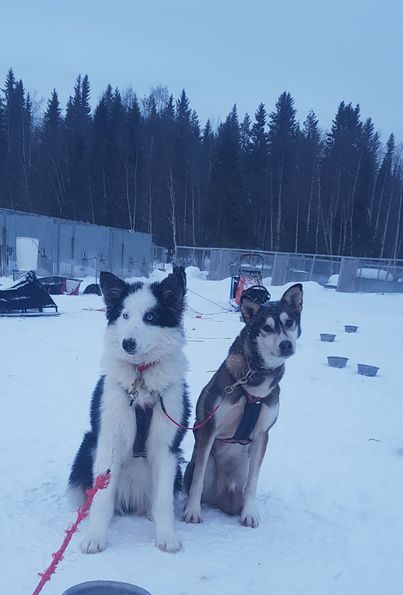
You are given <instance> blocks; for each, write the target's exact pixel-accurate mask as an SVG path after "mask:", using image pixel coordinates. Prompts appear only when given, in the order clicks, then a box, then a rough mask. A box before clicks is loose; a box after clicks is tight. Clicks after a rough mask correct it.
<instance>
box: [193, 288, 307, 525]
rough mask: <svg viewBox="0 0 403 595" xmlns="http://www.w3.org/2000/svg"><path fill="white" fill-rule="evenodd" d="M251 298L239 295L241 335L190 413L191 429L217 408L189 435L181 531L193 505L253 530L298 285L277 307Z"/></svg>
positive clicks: (292, 339)
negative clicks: (189, 456)
mask: <svg viewBox="0 0 403 595" xmlns="http://www.w3.org/2000/svg"><path fill="white" fill-rule="evenodd" d="M248 292H249V296H250V297H248ZM253 295H254V294H253V290H252V292H250V291H249V290H248V291H247V292H245V294H244V297H243V299H242V302H241V313H242V316H243V320H244V322H245V323H246V324H245V327H244V328H243V329H242V331H241V333H240V334H239V336H238V337H237V338H236V340H235V341H234V343H233V344H232V346H231V347H230V350H229V353H228V357H227V359H226V360H225V361H224V362H223V364H222V365H221V366H220V368H219V369H218V370H217V372H216V373H215V374H214V376H213V378H212V379H211V380H210V382H209V383H208V384H207V386H205V388H204V389H203V390H202V392H201V394H200V397H199V399H198V402H197V405H196V425H200V424H202V423H203V420H205V419H206V418H207V417H208V416H209V413H210V412H211V411H213V410H214V408H215V407H217V405H219V407H218V408H217V411H216V413H215V415H214V416H212V417H211V418H210V419H209V420H208V421H207V423H205V424H204V425H202V427H200V429H198V430H195V432H194V434H195V445H194V449H193V454H192V459H191V461H190V463H189V464H188V466H187V468H186V472H185V478H184V482H185V488H186V490H187V492H188V501H187V504H186V507H185V512H184V520H185V521H186V522H187V523H200V522H201V520H202V518H201V502H206V503H208V504H210V505H212V506H217V507H218V508H220V509H221V510H223V511H224V512H226V513H228V514H232V515H235V514H240V515H241V516H240V522H241V524H243V525H245V526H247V527H257V526H258V524H259V515H258V512H257V509H256V502H255V501H256V488H257V482H258V477H259V471H260V467H261V464H262V461H263V457H264V455H265V452H266V447H267V443H268V432H269V429H270V428H271V427H272V426H273V424H274V423H275V422H276V419H277V415H278V410H279V394H280V386H279V382H280V380H281V378H282V376H283V374H284V368H285V366H284V362H285V360H286V359H287V358H289V357H290V356H291V355H293V354H294V353H295V346H296V341H297V338H298V337H299V336H300V334H301V311H302V285H301V284H300V283H297V284H296V285H293V286H292V287H290V288H289V289H288V290H287V291H286V292H285V293H284V295H283V297H282V298H281V300H280V301H278V302H270V301H268V302H266V303H264V304H261V303H257V301H254V299H253ZM250 298H252V299H250Z"/></svg>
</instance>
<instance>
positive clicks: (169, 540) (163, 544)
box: [155, 533, 182, 554]
mask: <svg viewBox="0 0 403 595" xmlns="http://www.w3.org/2000/svg"><path fill="white" fill-rule="evenodd" d="M155 545H156V546H157V547H158V548H159V549H160V550H161V551H163V552H169V553H171V554H174V553H175V552H178V551H179V550H180V549H181V547H182V544H181V542H180V541H179V539H178V538H177V537H176V535H175V533H168V534H164V533H162V534H161V535H157V536H156V537H155Z"/></svg>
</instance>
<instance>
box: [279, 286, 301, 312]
mask: <svg viewBox="0 0 403 595" xmlns="http://www.w3.org/2000/svg"><path fill="white" fill-rule="evenodd" d="M302 294H303V292H302V285H301V283H296V284H295V285H291V287H290V288H289V289H287V291H286V292H285V293H284V295H283V297H282V298H281V301H282V302H284V303H285V304H286V305H287V306H288V308H291V310H293V311H294V312H297V313H298V314H299V313H300V312H301V311H302Z"/></svg>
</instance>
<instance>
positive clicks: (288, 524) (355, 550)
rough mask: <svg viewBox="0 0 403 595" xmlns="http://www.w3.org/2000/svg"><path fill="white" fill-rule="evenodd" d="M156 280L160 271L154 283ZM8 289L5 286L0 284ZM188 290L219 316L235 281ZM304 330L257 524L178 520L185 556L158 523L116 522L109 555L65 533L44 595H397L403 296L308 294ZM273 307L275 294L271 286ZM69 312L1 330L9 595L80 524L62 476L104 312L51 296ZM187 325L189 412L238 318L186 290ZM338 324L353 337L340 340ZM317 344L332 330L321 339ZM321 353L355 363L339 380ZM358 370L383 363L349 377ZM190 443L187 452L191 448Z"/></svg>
mask: <svg viewBox="0 0 403 595" xmlns="http://www.w3.org/2000/svg"><path fill="white" fill-rule="evenodd" d="M156 275H157V276H160V275H162V273H159V272H156ZM3 281H4V280H3ZM189 287H190V289H191V290H193V291H195V292H197V293H199V294H201V295H203V296H206V297H208V298H210V299H212V300H214V301H217V302H220V303H222V304H223V305H227V297H228V291H229V280H225V281H217V282H212V281H206V280H204V279H203V278H202V275H198V274H197V273H196V271H195V270H190V271H189ZM304 290H305V302H304V312H303V316H302V325H303V333H302V337H301V339H300V341H299V349H298V351H297V353H296V355H295V356H294V357H293V358H292V359H291V360H290V361H289V362H288V363H287V370H286V374H285V377H284V379H283V381H282V384H281V397H280V403H281V406H280V416H279V419H278V422H277V424H276V425H275V426H274V428H273V429H272V431H271V435H270V444H269V449H268V454H267V456H266V459H265V461H264V464H263V470H262V474H261V480H260V484H259V505H260V513H261V524H260V526H259V528H258V529H249V528H245V527H241V526H240V525H239V523H238V519H237V518H232V517H228V516H226V515H224V514H223V513H220V512H218V511H216V510H212V509H209V510H207V509H205V510H204V522H203V523H202V524H201V525H197V526H193V525H186V524H184V523H183V522H182V521H181V518H180V517H181V505H179V506H178V509H177V529H178V533H179V536H180V538H181V540H182V542H183V546H184V547H183V550H182V551H181V552H179V553H178V554H175V555H171V554H166V553H162V552H160V551H159V550H157V549H156V548H155V547H154V545H153V543H152V536H153V528H152V524H151V523H150V522H149V521H148V520H146V519H144V518H138V517H119V518H115V519H114V520H113V523H112V526H111V528H110V530H109V533H108V548H107V550H106V551H104V552H103V553H101V554H97V555H92V556H88V555H83V554H81V553H80V551H79V547H78V543H79V539H80V536H79V535H78V536H75V537H74V539H73V541H72V543H71V546H70V548H69V549H68V551H67V553H66V556H65V559H64V561H63V562H62V563H61V565H60V566H59V568H58V570H57V572H56V574H55V575H54V576H53V578H52V580H51V582H50V583H47V585H46V586H45V588H44V590H43V593H44V594H49V595H59V594H60V593H62V592H63V591H64V590H65V589H66V588H67V587H69V586H71V585H73V584H76V583H79V582H81V581H85V580H94V579H101V578H103V579H111V580H121V581H127V582H133V583H135V584H138V585H140V586H143V587H145V588H146V589H148V590H149V591H150V592H151V593H152V595H202V594H203V595H205V594H206V593H208V594H212V595H227V594H228V595H241V594H242V595H244V594H256V595H257V594H260V593H270V595H360V594H363V595H364V594H365V595H401V593H402V592H403V572H402V559H403V513H402V508H403V506H402V494H403V390H402V364H403V360H402V344H401V343H402V339H403V296H402V295H384V296H381V295H374V294H367V295H364V294H354V295H349V294H339V293H336V292H334V291H332V290H326V289H324V288H322V287H320V286H318V285H317V284H315V283H306V284H304ZM270 291H271V293H272V297H273V299H276V298H278V297H279V296H280V295H281V294H282V293H283V291H284V288H279V287H273V288H270ZM55 301H56V302H57V303H58V305H59V307H60V311H62V312H63V314H62V315H61V316H59V317H53V318H51V317H49V318H33V319H28V318H17V319H16V318H13V319H12V318H0V337H1V342H0V361H1V368H0V446H1V458H2V465H1V468H2V473H1V474H2V481H1V484H0V485H1V487H0V502H1V507H0V567H1V587H0V592H1V594H4V595H30V594H31V593H32V591H33V590H34V587H35V586H36V584H37V580H38V579H37V575H36V573H37V572H38V571H42V570H44V569H45V568H46V567H47V566H48V564H49V563H50V560H51V552H53V551H55V550H56V549H57V548H58V547H59V545H60V543H61V541H62V539H63V537H64V529H65V528H66V527H67V526H68V525H69V524H70V523H71V521H72V520H73V519H74V512H73V511H72V510H71V508H70V506H69V504H68V502H67V500H66V498H65V487H66V480H67V477H68V474H69V468H70V465H71V462H72V459H73V457H74V454H75V452H76V449H77V447H78V445H79V442H80V440H81V437H82V434H83V432H84V430H85V429H86V428H87V427H88V404H89V398H90V395H91V391H92V389H93V387H94V384H95V382H96V380H97V378H98V374H99V363H100V356H101V350H102V335H103V330H104V327H105V321H104V316H103V314H102V313H100V312H99V311H96V309H97V308H100V307H101V306H102V301H101V298H98V297H96V296H79V297H70V296H55ZM188 302H189V305H190V306H191V307H192V308H193V309H194V310H197V311H199V312H203V313H206V314H207V315H203V316H202V318H197V317H196V315H195V313H194V312H193V311H192V310H188V311H187V313H186V318H185V325H186V335H187V340H188V342H187V348H186V350H187V354H188V357H189V376H188V380H189V385H190V390H191V395H192V400H193V403H195V401H196V399H197V397H198V394H199V392H200V390H201V388H202V387H203V386H204V384H205V383H206V382H207V381H208V380H209V378H210V377H211V375H212V372H213V371H214V370H215V369H216V368H217V367H218V366H219V364H220V363H221V362H222V360H223V359H224V357H225V354H226V352H227V349H228V347H229V345H230V343H231V342H232V340H233V339H234V337H235V336H236V335H237V334H238V332H239V331H240V329H241V322H240V321H239V315H238V314H236V313H233V312H230V313H228V312H225V311H221V312H220V308H218V307H217V306H216V305H214V304H211V303H208V302H206V301H204V300H203V299H202V298H200V297H198V296H197V295H195V294H194V293H189V296H188ZM344 324H356V325H358V326H359V329H358V332H357V334H346V333H345V332H344ZM320 332H332V333H333V332H334V333H336V334H337V337H336V341H335V342H334V343H321V342H320V341H319V333H320ZM327 355H342V356H347V357H349V358H350V360H349V363H348V366H347V368H345V369H343V370H339V369H333V368H330V367H328V366H327V365H326V356H327ZM356 363H366V364H373V365H376V366H379V367H380V371H379V373H378V376H377V377H375V378H366V377H364V376H359V375H358V374H357V373H356ZM191 444H192V436H191V435H190V434H189V435H188V436H187V438H186V442H185V455H186V457H188V456H189V454H190V451H191Z"/></svg>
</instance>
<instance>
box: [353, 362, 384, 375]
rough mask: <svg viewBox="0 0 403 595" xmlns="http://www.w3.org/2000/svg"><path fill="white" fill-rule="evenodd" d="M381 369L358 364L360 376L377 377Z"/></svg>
mask: <svg viewBox="0 0 403 595" xmlns="http://www.w3.org/2000/svg"><path fill="white" fill-rule="evenodd" d="M378 370H379V368H377V367H376V366H368V365H367V364H357V372H358V374H362V375H363V376H376V375H377V373H378Z"/></svg>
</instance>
